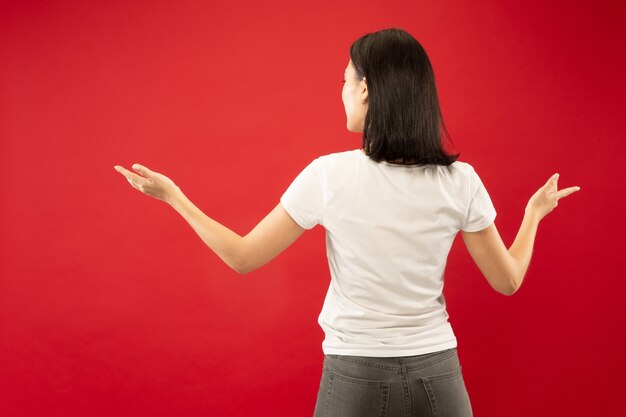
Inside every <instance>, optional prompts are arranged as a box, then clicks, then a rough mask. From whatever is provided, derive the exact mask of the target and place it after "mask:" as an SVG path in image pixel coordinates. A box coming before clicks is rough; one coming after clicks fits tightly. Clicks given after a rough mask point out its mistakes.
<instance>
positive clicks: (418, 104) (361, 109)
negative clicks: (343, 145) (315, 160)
mask: <svg viewBox="0 0 626 417" xmlns="http://www.w3.org/2000/svg"><path fill="white" fill-rule="evenodd" d="M341 96H342V100H343V103H344V107H345V110H346V117H347V119H348V121H347V127H348V130H350V131H351V132H363V143H362V146H363V149H364V151H365V153H366V154H367V155H368V156H369V157H370V158H371V159H373V160H375V161H377V162H378V161H382V160H385V161H399V162H402V163H412V164H437V165H450V164H452V163H453V162H454V161H455V160H456V159H457V158H458V157H459V154H455V155H448V154H446V153H445V151H444V149H443V145H442V138H441V131H442V130H443V131H445V132H446V134H447V131H446V129H445V125H444V123H443V118H442V116H441V110H440V108H439V100H438V98H437V89H436V86H435V76H434V73H433V69H432V66H431V64H430V60H429V59H428V55H426V52H425V51H424V48H422V46H421V45H420V44H419V42H417V40H416V39H415V38H414V37H413V36H411V35H410V34H409V33H407V32H406V31H404V30H402V29H398V28H392V29H383V30H380V31H377V32H373V33H368V34H366V35H364V36H362V37H361V38H359V39H357V40H356V41H355V42H354V43H353V44H352V46H351V47H350V60H349V62H348V65H347V67H346V73H345V82H344V86H343V90H342V94H341Z"/></svg>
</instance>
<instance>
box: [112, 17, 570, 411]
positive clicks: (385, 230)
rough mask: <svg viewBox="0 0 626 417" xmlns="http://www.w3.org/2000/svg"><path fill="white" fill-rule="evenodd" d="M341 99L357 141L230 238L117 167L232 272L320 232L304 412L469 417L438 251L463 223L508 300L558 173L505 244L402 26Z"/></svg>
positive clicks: (367, 47)
mask: <svg viewBox="0 0 626 417" xmlns="http://www.w3.org/2000/svg"><path fill="white" fill-rule="evenodd" d="M344 76H345V79H344V85H343V91H342V100H343V103H344V106H345V111H346V116H347V128H348V130H349V131H351V132H362V133H363V135H362V138H363V141H362V148H361V149H356V150H351V151H346V152H338V153H333V154H329V155H324V156H320V157H319V158H316V159H315V160H313V161H312V162H311V163H310V164H309V165H308V166H307V167H306V168H305V169H304V170H303V171H302V172H301V173H300V174H299V175H298V176H297V177H296V179H295V180H294V181H293V182H292V183H291V185H290V186H289V188H288V189H287V190H286V191H285V193H284V194H283V195H282V197H281V199H280V203H279V204H278V205H277V206H276V207H275V208H274V209H273V210H272V211H271V212H270V213H269V214H268V215H267V217H265V218H264V219H263V220H262V221H261V222H260V223H259V224H258V225H257V226H256V227H255V228H254V229H253V230H252V231H251V232H250V233H248V234H247V235H246V236H244V237H241V236H239V235H238V234H236V233H234V232H232V231H231V230H229V229H228V228H226V227H224V226H222V225H221V224H219V223H217V222H216V221H214V220H213V219H211V218H209V217H207V216H206V215H204V214H203V213H202V212H201V211H200V210H199V209H198V208H197V207H196V206H195V205H194V204H193V203H191V201H189V200H188V199H187V198H186V197H185V195H184V194H183V193H182V191H181V190H180V188H178V187H177V186H176V185H175V184H174V183H173V182H172V181H171V180H170V179H169V178H167V177H165V176H164V175H162V174H159V173H157V172H153V171H151V170H149V169H148V168H145V167H142V166H140V165H137V164H135V165H133V168H134V169H135V170H136V171H137V172H138V173H139V174H141V176H140V175H137V174H135V173H133V172H131V171H128V170H126V169H124V168H122V167H120V166H116V167H115V169H116V170H118V171H119V172H120V173H122V174H123V175H124V176H125V177H126V178H127V179H128V181H129V182H130V183H131V185H132V186H133V187H135V188H137V189H138V190H140V191H142V192H144V193H145V194H147V195H149V196H152V197H155V198H157V199H160V200H163V201H165V202H167V203H169V204H170V205H172V207H174V209H176V210H177V211H178V212H179V213H180V214H181V215H182V216H183V217H184V218H185V219H186V220H187V221H188V222H189V224H190V225H191V226H192V227H193V229H194V230H195V231H196V232H197V233H198V235H199V236H200V237H201V238H202V240H203V241H204V242H205V243H206V244H207V245H208V246H209V247H210V248H211V249H212V250H213V251H214V252H215V253H216V254H217V255H218V256H219V257H220V258H221V259H222V260H223V261H224V262H226V263H227V264H228V265H229V266H230V267H232V268H233V269H235V270H236V271H238V272H240V273H242V274H245V273H248V272H250V271H253V270H255V269H257V268H259V267H261V266H262V265H264V264H266V263H267V262H269V261H270V260H271V259H273V258H274V257H276V256H277V255H278V254H279V253H281V252H282V251H283V250H285V249H286V248H287V247H288V246H289V245H291V244H292V243H293V242H294V241H295V240H296V239H298V237H300V235H302V233H303V232H304V231H305V230H309V229H311V228H313V227H314V226H315V225H317V224H321V225H323V226H324V228H325V229H326V244H327V255H328V262H329V267H330V272H331V283H330V286H329V288H328V293H327V295H326V299H325V301H324V306H323V308H322V312H321V314H320V316H319V324H320V326H321V327H322V328H323V330H324V332H325V339H324V342H323V344H322V348H323V351H324V366H323V371H322V379H321V382H320V388H319V392H318V396H317V403H316V407H315V416H316V417H321V416H341V417H351V416H355V417H356V416H358V417H368V416H409V415H435V414H436V415H438V416H455V417H463V416H471V415H472V409H471V404H470V400H469V396H468V393H467V390H466V388H465V384H464V381H463V375H462V372H461V366H460V364H459V359H458V356H457V350H456V346H457V341H456V338H455V336H454V333H453V331H452V328H451V326H450V323H449V322H448V314H447V312H446V308H445V299H444V296H443V293H442V290H443V275H444V269H445V265H446V259H447V254H448V252H449V250H450V247H451V245H452V243H453V240H454V238H455V236H456V234H457V233H458V232H459V231H461V234H462V236H463V240H464V242H465V245H466V246H467V248H468V251H469V253H470V255H471V256H472V258H473V259H474V261H475V262H476V264H477V265H478V267H479V269H480V271H481V272H482V273H483V274H484V276H485V278H486V279H487V280H488V282H489V284H490V285H491V286H492V287H493V288H494V289H495V290H496V291H497V292H499V293H501V294H504V295H512V294H513V293H515V292H516V291H517V289H518V288H519V286H520V285H521V282H522V279H523V277H524V275H525V273H526V269H527V267H528V264H529V262H530V257H531V252H532V247H533V242H534V238H535V233H536V231H537V227H538V224H539V222H540V221H541V219H542V218H543V217H544V216H545V215H547V214H548V213H550V212H551V211H552V210H553V209H554V207H556V205H557V202H558V200H559V199H560V198H563V197H565V196H567V195H569V194H571V193H573V192H575V191H578V190H579V187H570V188H566V189H563V190H560V191H557V178H558V174H555V175H554V176H553V177H551V178H550V179H549V180H548V181H547V183H546V184H545V185H543V186H542V187H541V188H540V189H539V190H538V191H537V192H536V193H535V194H534V195H533V196H532V197H531V198H530V201H529V202H528V205H527V206H526V210H525V216H524V220H523V221H522V225H521V228H520V230H519V232H518V234H517V237H516V239H515V242H514V243H513V245H512V246H511V248H510V249H508V250H507V249H506V247H505V246H504V243H503V242H502V239H501V238H500V235H499V233H498V231H497V229H496V227H495V224H494V219H495V217H496V211H495V209H494V207H493V204H492V202H491V199H490V197H489V194H488V193H487V190H486V189H485V187H484V185H483V183H482V182H481V179H480V177H479V176H478V174H477V173H476V171H475V170H474V169H473V167H472V166H471V165H470V164H468V163H465V162H460V161H457V157H458V156H459V155H458V154H456V155H448V154H446V153H445V152H444V150H443V147H442V144H441V139H440V138H441V136H440V127H443V129H444V130H445V126H444V125H443V120H442V117H441V113H440V109H439V102H438V98H437V92H436V88H435V79H434V75H433V71H432V67H431V64H430V60H429V59H428V56H427V55H426V52H425V51H424V49H423V48H422V46H421V45H420V44H419V43H418V42H417V41H416V40H415V39H414V38H413V37H412V36H411V35H410V34H408V33H407V32H405V31H403V30H401V29H395V28H394V29H386V30H381V31H378V32H374V33H370V34H367V35H365V36H363V37H361V38H360V39H358V40H357V41H356V42H354V44H353V45H352V46H351V48H350V60H349V62H348V66H347V67H346V70H345V73H344Z"/></svg>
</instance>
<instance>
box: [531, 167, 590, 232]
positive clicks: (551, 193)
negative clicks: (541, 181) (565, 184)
mask: <svg viewBox="0 0 626 417" xmlns="http://www.w3.org/2000/svg"><path fill="white" fill-rule="evenodd" d="M558 180H559V174H554V175H553V176H552V177H551V178H550V179H549V180H548V182H547V183H545V185H544V186H543V187H541V188H540V189H538V190H537V192H536V193H535V194H533V196H532V197H530V200H529V201H528V204H527V205H526V212H527V213H530V214H531V215H533V216H536V218H537V221H541V219H543V218H544V217H545V216H546V214H548V213H550V212H551V211H552V210H554V208H555V207H556V206H558V205H559V203H558V201H559V200H560V199H561V198H563V197H567V196H568V195H570V194H572V193H574V192H576V191H578V190H580V187H569V188H564V189H562V190H558V189H557V181H558Z"/></svg>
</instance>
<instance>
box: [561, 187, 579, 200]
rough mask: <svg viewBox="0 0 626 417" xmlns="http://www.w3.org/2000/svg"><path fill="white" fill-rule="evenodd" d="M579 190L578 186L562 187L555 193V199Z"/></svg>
mask: <svg viewBox="0 0 626 417" xmlns="http://www.w3.org/2000/svg"><path fill="white" fill-rule="evenodd" d="M578 190H580V187H569V188H564V189H562V190H559V191H558V192H557V193H556V198H557V200H558V199H559V198H563V197H567V196H568V195H570V194H572V193H575V192H576V191H578Z"/></svg>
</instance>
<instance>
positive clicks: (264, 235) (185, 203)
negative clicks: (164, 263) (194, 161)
mask: <svg viewBox="0 0 626 417" xmlns="http://www.w3.org/2000/svg"><path fill="white" fill-rule="evenodd" d="M115 169H116V170H117V171H118V172H120V173H121V174H122V175H124V176H125V177H126V179H127V180H128V182H129V183H130V184H131V185H132V186H133V187H134V188H136V189H137V190H139V191H141V192H143V193H144V194H146V195H149V196H151V197H154V198H156V199H158V200H162V201H164V202H166V203H168V204H169V205H171V206H172V207H173V208H174V209H175V210H176V211H177V212H178V213H179V214H180V215H181V216H183V218H184V219H185V220H187V222H188V223H189V225H190V226H191V227H192V228H193V229H194V230H195V231H196V233H197V234H198V236H200V238H201V239H202V240H203V241H204V243H206V245H207V246H208V247H209V248H211V250H212V251H213V252H215V254H217V256H219V257H220V258H221V259H222V261H224V262H225V263H226V264H227V265H228V266H230V267H231V268H232V269H234V270H235V271H237V272H239V273H240V274H247V273H248V272H251V271H254V270H255V269H257V268H259V267H261V266H263V265H265V264H266V263H268V262H269V261H271V260H272V259H274V258H275V257H276V256H278V254H280V253H281V252H283V251H284V250H285V249H287V248H288V247H289V246H290V245H291V244H292V243H293V242H295V241H296V240H297V239H298V238H299V237H300V236H301V235H302V233H304V231H305V229H303V228H302V227H300V225H298V224H297V223H296V222H295V221H294V220H293V219H292V218H291V216H290V215H289V214H288V213H287V211H285V209H284V208H283V207H282V205H281V204H280V203H278V205H277V206H276V207H275V208H274V209H273V210H272V211H271V212H270V213H269V214H268V215H267V216H266V217H265V218H264V219H263V220H261V222H259V224H257V225H256V227H255V228H254V229H252V231H250V233H248V234H247V235H246V236H244V237H242V236H240V235H238V234H237V233H235V232H233V231H232V230H230V229H228V228H227V227H225V226H223V225H222V224H220V223H218V222H216V221H215V220H213V219H211V218H210V217H208V216H207V215H206V214H204V213H203V212H202V211H201V210H200V209H199V208H198V207H196V206H195V204H193V203H192V202H191V201H190V200H189V199H188V198H187V197H186V196H185V194H183V192H182V191H181V189H180V188H179V187H178V186H177V185H176V184H174V182H173V181H172V180H170V179H169V178H167V177H166V176H165V175H163V174H160V173H158V172H154V171H151V170H149V169H148V168H146V167H143V166H141V165H138V164H135V165H133V169H134V170H135V171H137V172H139V173H140V174H142V175H143V177H142V176H140V175H137V174H135V173H134V172H131V171H128V170H127V169H125V168H122V167H121V166H118V165H116V166H115Z"/></svg>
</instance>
